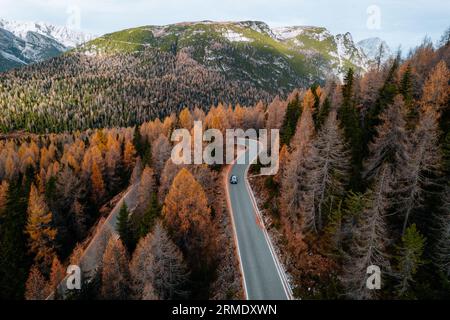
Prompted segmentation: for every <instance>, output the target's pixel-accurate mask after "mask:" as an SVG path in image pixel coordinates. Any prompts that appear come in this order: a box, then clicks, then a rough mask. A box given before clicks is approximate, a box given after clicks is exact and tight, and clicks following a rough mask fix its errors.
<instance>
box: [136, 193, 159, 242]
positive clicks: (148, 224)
mask: <svg viewBox="0 0 450 320" xmlns="http://www.w3.org/2000/svg"><path fill="white" fill-rule="evenodd" d="M160 215H161V206H160V205H159V202H158V195H157V194H156V192H153V193H152V195H151V199H150V204H149V205H148V207H147V210H145V212H144V215H143V217H142V219H141V223H140V228H139V237H140V238H142V237H145V236H146V235H147V234H148V233H149V232H151V230H152V229H153V227H154V225H155V222H156V220H157V219H158V218H159V216H160Z"/></svg>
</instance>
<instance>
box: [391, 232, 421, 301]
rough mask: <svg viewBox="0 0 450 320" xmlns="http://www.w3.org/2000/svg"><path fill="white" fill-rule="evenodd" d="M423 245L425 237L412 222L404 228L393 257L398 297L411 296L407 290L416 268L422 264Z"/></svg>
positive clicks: (412, 280)
mask: <svg viewBox="0 0 450 320" xmlns="http://www.w3.org/2000/svg"><path fill="white" fill-rule="evenodd" d="M424 247H425V238H424V237H423V236H422V235H421V234H420V232H419V231H418V230H417V227H416V225H415V224H412V225H411V226H409V227H408V229H406V232H405V234H404V235H403V237H402V244H401V245H400V247H398V248H397V250H398V255H397V256H396V257H395V260H397V263H398V266H397V269H398V277H399V279H400V283H399V284H398V286H397V290H398V294H399V296H400V297H412V296H411V293H410V292H409V290H410V288H411V285H412V284H413V282H414V276H415V275H416V273H417V270H418V268H419V267H420V266H421V265H423V264H424V260H423V259H422V255H423V251H424Z"/></svg>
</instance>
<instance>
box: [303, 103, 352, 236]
mask: <svg viewBox="0 0 450 320" xmlns="http://www.w3.org/2000/svg"><path fill="white" fill-rule="evenodd" d="M312 145H313V148H314V150H315V151H314V153H313V154H312V157H311V158H310V159H309V161H308V162H310V163H312V164H311V169H310V170H309V172H308V173H307V178H308V179H307V181H305V182H304V183H306V184H307V185H308V187H309V188H310V192H311V196H312V197H313V201H312V203H309V204H310V205H311V204H312V207H311V208H305V210H304V213H305V216H304V222H305V227H307V226H308V229H312V230H316V231H322V229H323V227H324V225H325V223H326V222H327V221H328V218H329V216H330V214H331V213H332V211H333V209H334V208H335V207H337V205H338V204H339V199H340V198H341V197H342V196H343V194H344V191H345V187H346V184H347V182H348V178H347V177H348V173H349V168H350V153H349V151H348V149H347V147H346V145H345V143H344V135H343V133H342V132H341V130H340V129H339V125H338V120H337V115H336V112H335V111H332V112H331V113H330V115H329V116H328V118H327V120H326V122H325V125H324V126H323V128H322V130H321V131H320V132H319V134H318V136H317V137H316V138H315V139H314V140H313V142H312ZM306 203H308V202H306Z"/></svg>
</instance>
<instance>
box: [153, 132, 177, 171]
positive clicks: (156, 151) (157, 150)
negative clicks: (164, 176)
mask: <svg viewBox="0 0 450 320" xmlns="http://www.w3.org/2000/svg"><path fill="white" fill-rule="evenodd" d="M171 151H172V146H171V145H170V142H169V140H168V139H167V137H166V136H165V135H160V136H159V137H158V138H157V139H156V140H155V141H154V142H153V145H152V166H153V168H154V170H155V174H156V176H157V177H158V178H159V177H160V176H161V172H162V170H163V169H164V164H165V163H166V161H167V160H168V159H169V158H170V154H171Z"/></svg>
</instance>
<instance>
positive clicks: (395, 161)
mask: <svg viewBox="0 0 450 320" xmlns="http://www.w3.org/2000/svg"><path fill="white" fill-rule="evenodd" d="M381 121H382V124H380V125H379V126H378V127H377V136H376V138H375V140H374V142H372V143H371V144H370V145H369V151H370V155H369V158H368V160H367V162H366V166H365V171H364V176H365V178H366V179H367V180H368V181H371V180H372V179H373V178H375V177H377V176H378V174H379V171H380V169H381V168H382V166H383V164H385V163H389V164H390V165H391V166H392V170H393V174H394V176H395V178H398V177H400V176H401V175H402V174H403V171H404V170H408V165H409V160H410V159H409V158H408V156H409V153H408V147H409V143H410V141H409V139H408V135H407V131H406V121H405V105H404V102H403V98H402V97H401V96H400V95H397V96H396V97H395V100H394V103H393V104H391V105H390V106H389V107H388V108H387V109H386V111H385V112H383V114H382V115H381Z"/></svg>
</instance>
